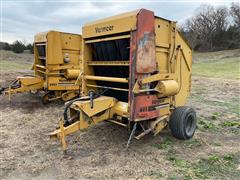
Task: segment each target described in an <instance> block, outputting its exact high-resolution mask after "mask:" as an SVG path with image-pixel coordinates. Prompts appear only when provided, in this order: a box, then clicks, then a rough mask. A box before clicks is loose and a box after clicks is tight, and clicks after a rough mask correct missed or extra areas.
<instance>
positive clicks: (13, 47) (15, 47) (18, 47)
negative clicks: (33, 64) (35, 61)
mask: <svg viewBox="0 0 240 180" xmlns="http://www.w3.org/2000/svg"><path fill="white" fill-rule="evenodd" d="M0 49H4V50H7V51H13V52H15V53H23V52H24V51H25V50H28V51H29V52H30V53H32V54H33V44H27V45H25V44H24V43H22V42H21V41H14V42H13V43H12V44H9V43H7V42H0Z"/></svg>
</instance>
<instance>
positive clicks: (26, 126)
mask: <svg viewBox="0 0 240 180" xmlns="http://www.w3.org/2000/svg"><path fill="white" fill-rule="evenodd" d="M0 53H1V56H0V57H1V59H0V66H1V79H0V83H2V84H7V82H9V81H10V80H12V79H14V78H15V77H16V76H18V75H22V74H24V73H26V72H29V70H28V71H27V70H26V69H30V67H31V64H32V60H33V56H32V55H26V54H20V55H19V54H14V53H11V52H5V51H0ZM193 59H194V63H193V76H192V92H191V96H190V97H189V100H188V103H187V105H188V106H192V107H193V108H194V109H195V110H196V112H197V119H198V128H197V131H196V134H195V135H194V137H193V139H191V140H188V141H181V140H177V139H175V138H173V137H172V136H171V133H170V132H169V131H167V130H166V131H163V132H162V133H160V134H159V135H157V136H155V137H153V136H151V135H149V136H146V137H144V138H143V139H141V140H139V141H137V140H133V142H132V144H131V146H130V148H129V149H128V150H126V142H127V140H128V137H129V132H128V131H127V130H126V129H124V128H120V127H119V126H115V125H112V124H109V123H105V122H103V123H101V124H99V125H96V126H93V127H92V128H89V129H87V130H85V131H79V132H76V133H75V134H73V135H72V136H69V137H68V142H69V144H68V150H69V151H68V155H65V154H63V153H62V151H61V148H60V145H59V142H58V141H57V142H56V141H50V140H49V138H48V136H47V135H46V134H48V133H49V132H50V131H52V130H53V129H55V127H56V126H57V123H58V120H59V117H61V116H62V113H63V106H64V105H63V103H59V102H56V103H53V104H49V105H47V106H44V105H42V104H41V100H40V97H39V96H38V95H35V94H18V95H15V96H14V97H13V98H12V99H13V100H12V102H11V103H9V102H8V99H7V97H3V96H1V97H0V98H1V99H0V111H1V119H0V124H1V138H0V148H1V151H0V163H1V171H0V177H1V179H89V178H92V179H130V178H131V179H169V180H175V179H176V180H179V179H186V180H188V179H239V177H240V148H239V144H240V96H239V94H240V93H239V89H240V79H239V74H240V69H239V66H240V64H239V63H240V62H239V60H240V49H238V50H229V51H219V52H211V53H194V57H193ZM2 84H0V85H2Z"/></svg>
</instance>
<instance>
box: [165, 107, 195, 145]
mask: <svg viewBox="0 0 240 180" xmlns="http://www.w3.org/2000/svg"><path fill="white" fill-rule="evenodd" d="M196 127H197V118H196V112H195V111H194V109H193V108H191V107H187V106H181V107H177V108H176V109H175V110H174V111H173V112H172V114H171V116H170V120H169V128H170V130H171V133H172V135H173V136H174V137H175V138H177V139H183V140H186V139H190V138H192V137H193V135H194V133H195V130H196Z"/></svg>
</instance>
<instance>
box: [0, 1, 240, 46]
mask: <svg viewBox="0 0 240 180" xmlns="http://www.w3.org/2000/svg"><path fill="white" fill-rule="evenodd" d="M234 1H235V0H232V1H231V0H155V1H153V0H152V1H149V0H148V1H147V0H121V1H120V0H115V1H114V0H112V1H110V0H105V1H100V0H98V1H97V0H95V1H93V0H92V1H91V0H89V1H86V0H85V1H80V0H70V1H66V0H59V1H57V0H49V1H48V0H36V1H31V0H18V1H17V0H1V2H0V4H1V37H0V41H4V42H8V43H12V42H13V41H15V40H20V41H23V42H24V43H32V42H33V37H34V35H35V34H36V33H38V32H44V31H48V30H56V31H62V32H69V33H77V34H80V33H81V32H82V31H81V28H82V26H83V25H84V24H85V23H88V22H91V21H95V20H97V19H101V18H104V17H109V16H113V15H117V14H120V13H123V12H127V11H132V10H135V9H140V8H145V9H149V10H152V11H154V13H155V15H157V16H160V17H163V18H167V19H170V20H174V21H178V22H179V23H183V22H184V20H186V19H187V18H189V17H191V16H192V15H194V13H195V12H196V9H197V8H198V7H199V6H200V5H201V4H209V3H210V4H211V5H214V6H230V4H231V2H234ZM237 1H238V0H236V1H235V2H237Z"/></svg>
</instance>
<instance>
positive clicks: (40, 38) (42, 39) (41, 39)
mask: <svg viewBox="0 0 240 180" xmlns="http://www.w3.org/2000/svg"><path fill="white" fill-rule="evenodd" d="M48 32H49V31H47V32H40V33H37V34H36V35H35V36H34V42H35V43H39V42H46V41H47V34H48Z"/></svg>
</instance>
